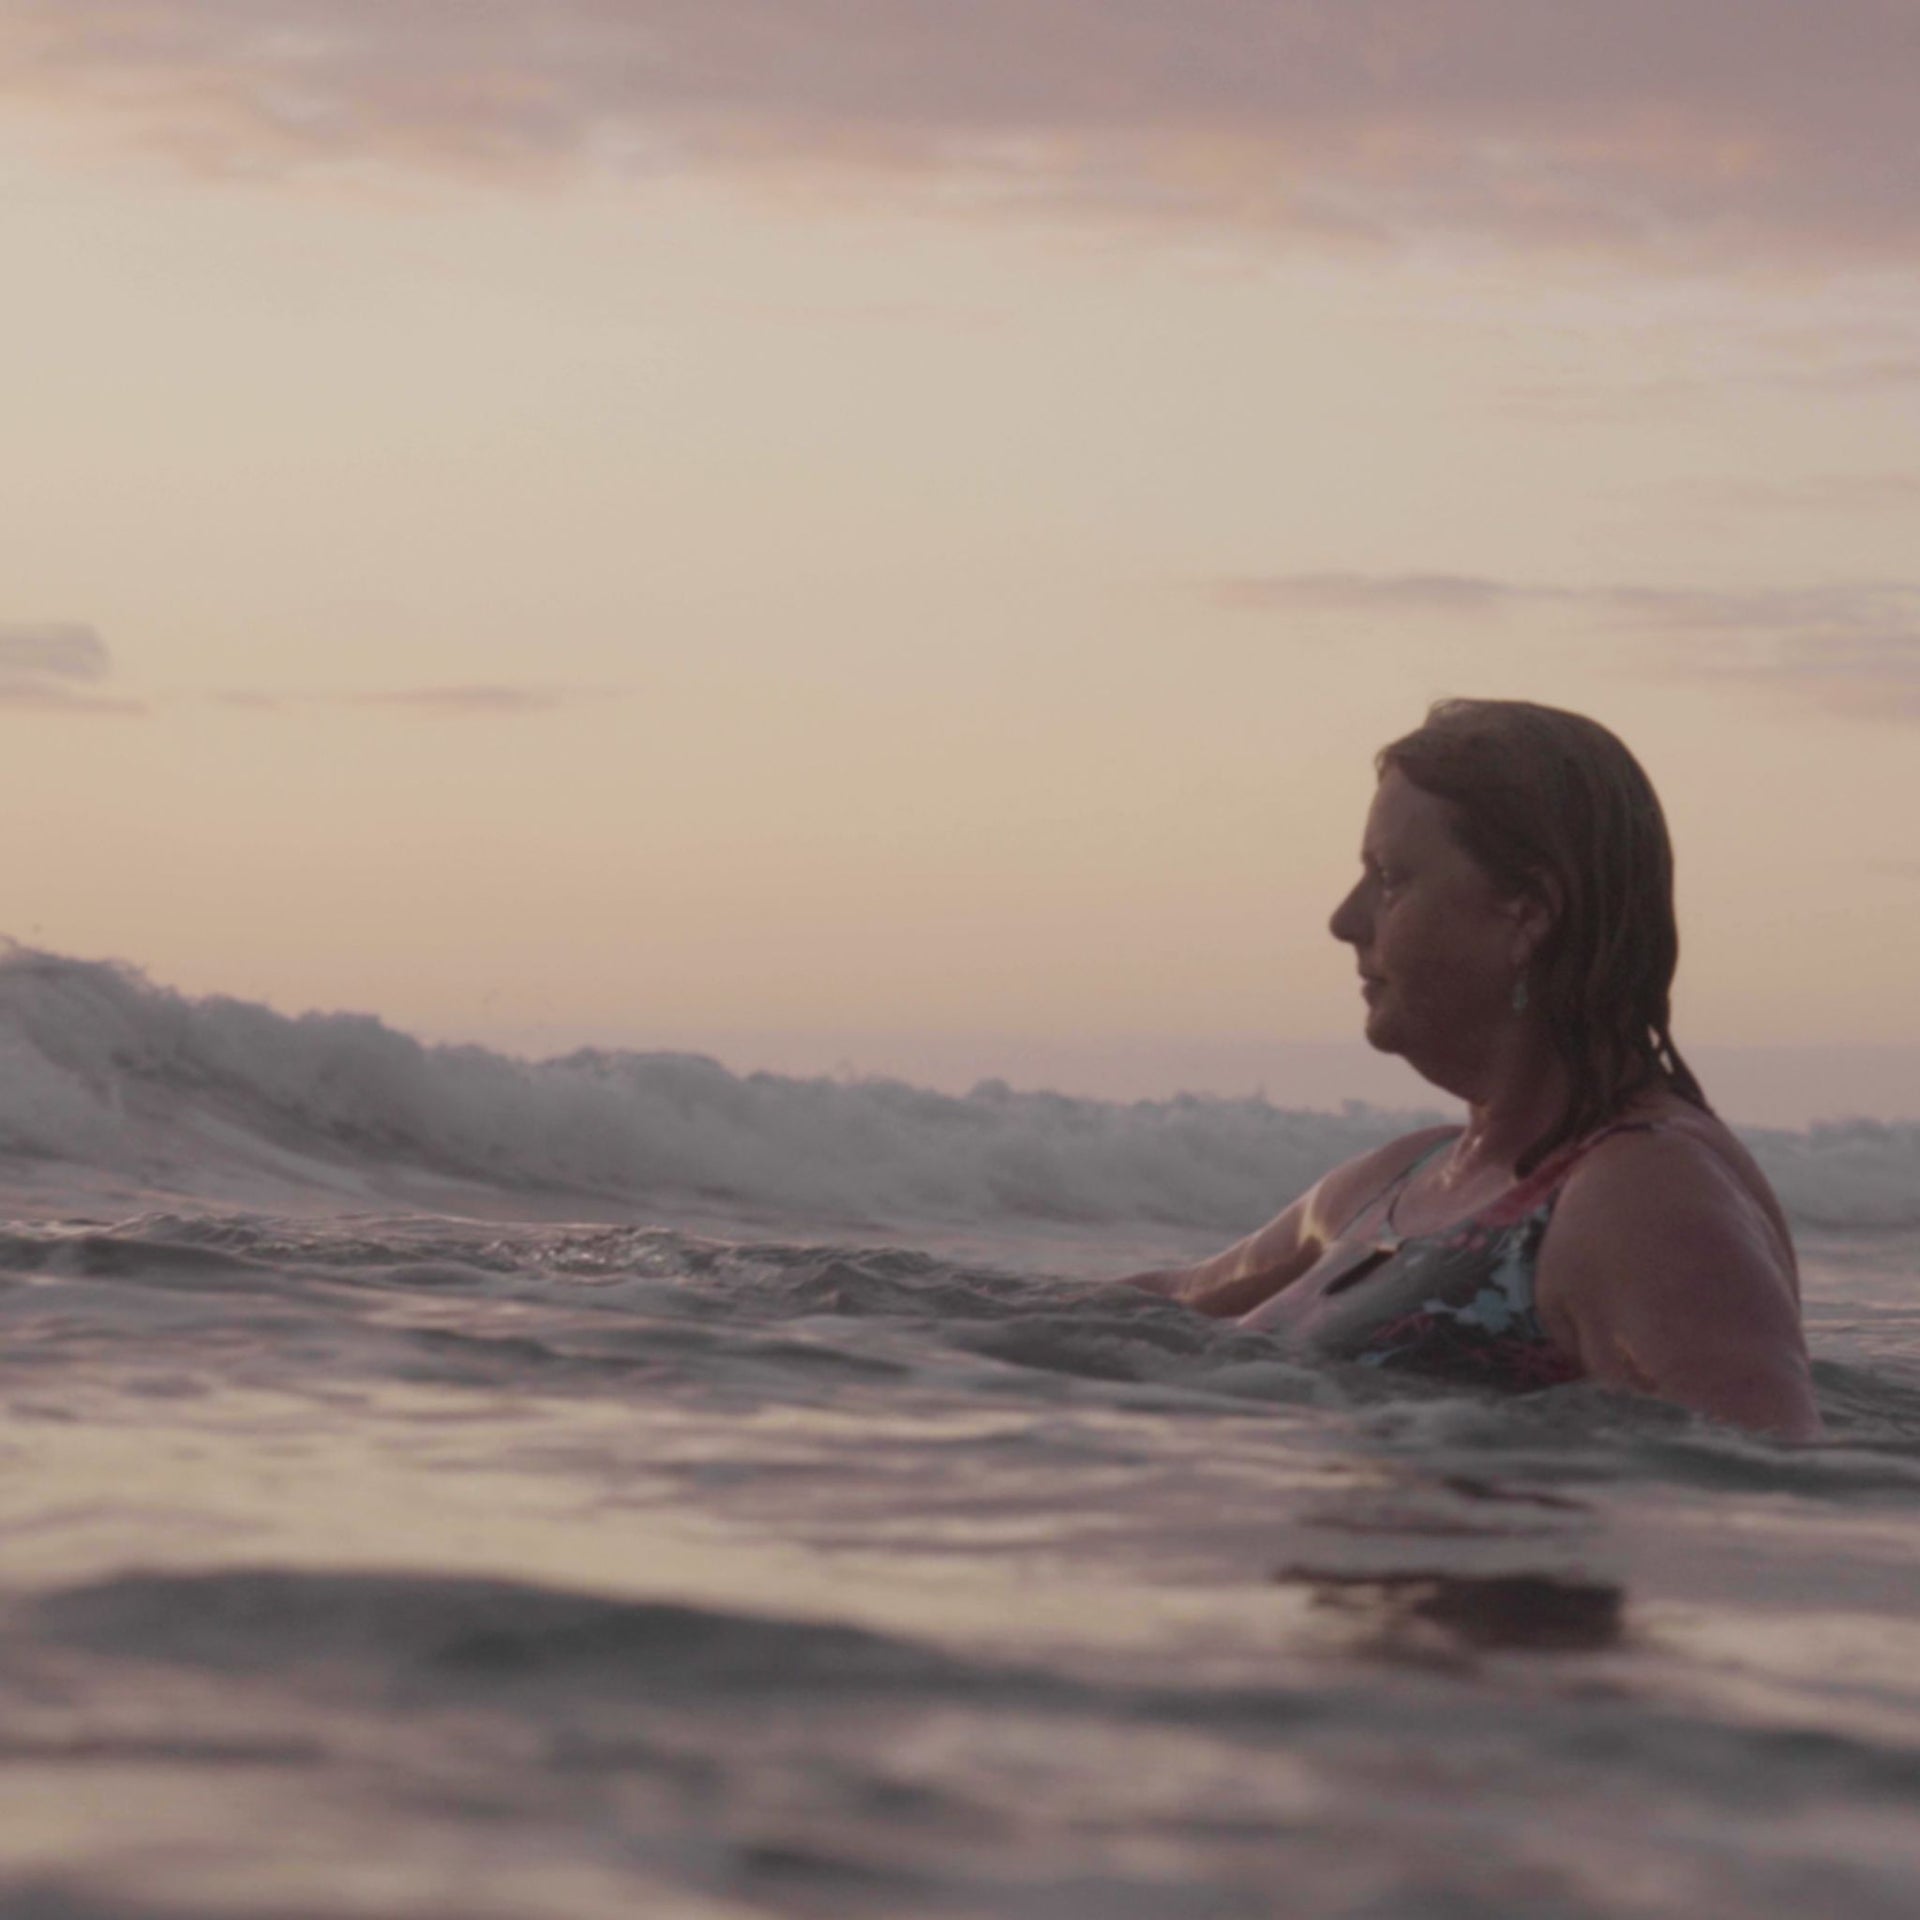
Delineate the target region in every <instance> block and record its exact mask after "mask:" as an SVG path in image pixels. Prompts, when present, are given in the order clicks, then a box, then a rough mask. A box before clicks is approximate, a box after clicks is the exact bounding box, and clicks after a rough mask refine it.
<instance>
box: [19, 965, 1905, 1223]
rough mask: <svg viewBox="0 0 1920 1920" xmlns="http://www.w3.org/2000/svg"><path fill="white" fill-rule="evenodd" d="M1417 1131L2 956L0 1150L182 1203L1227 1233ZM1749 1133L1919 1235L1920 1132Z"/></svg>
mask: <svg viewBox="0 0 1920 1920" xmlns="http://www.w3.org/2000/svg"><path fill="white" fill-rule="evenodd" d="M1418 1118H1419V1116H1413V1115H1408V1114H1404V1113H1402V1114H1392V1113H1384V1112H1381V1111H1378V1110H1375V1109H1372V1108H1368V1107H1364V1106H1360V1105H1357V1104H1355V1105H1350V1106H1348V1107H1347V1108H1346V1109H1345V1110H1343V1111H1341V1112H1334V1113H1329V1112H1304V1111H1294V1110H1289V1109H1287V1108H1285V1107H1283V1106H1277V1105H1274V1104H1272V1103H1271V1102H1269V1101H1267V1100H1264V1099H1239V1100H1230V1099H1218V1098H1202V1097H1192V1096H1180V1097H1178V1098H1174V1099H1169V1100H1163V1101H1147V1102H1139V1103H1134V1104H1119V1103H1114V1102H1108V1101H1096V1100H1085V1099H1075V1098H1070V1097H1068V1096H1065V1095H1061V1094H1055V1093H1038V1092H1016V1091H1014V1090H1012V1089H1010V1088H1008V1087H1007V1086H1005V1085H1004V1084H1002V1083H999V1082H988V1083H984V1084H983V1085H981V1086H979V1087H977V1088H975V1089H974V1091H973V1092H972V1093H970V1094H968V1095H966V1096H965V1097H963V1098H956V1097H953V1096H950V1095H946V1094H939V1093H932V1092H928V1091H925V1090H923V1089H919V1088H915V1087H911V1086H907V1085H904V1084H902V1083H900V1082H898V1081H891V1080H859V1081H851V1082H849V1081H837V1080H828V1079H793V1078H787V1077H782V1076H777V1075H772V1074H752V1075H748V1076H745V1077H741V1076H737V1075H735V1074H732V1073H730V1072H728V1071H727V1070H726V1069H725V1068H724V1067H722V1066H720V1065H719V1064H718V1063H717V1062H715V1061H713V1060H709V1059H706V1058H703V1057H700V1056H697V1055H688V1054H671V1053H658V1054H641V1053H606V1052H583V1053H576V1054H572V1055H569V1056H567V1057H566V1058H563V1059H557V1060H548V1061H542V1062H534V1061H527V1060H520V1059H514V1058H511V1057H508V1056H506V1055H503V1054H499V1053H494V1052H490V1051H488V1050H486V1049H484V1048H480V1047H444V1046H438V1047H429V1046H425V1045H422V1044H421V1043H420V1042H418V1041H416V1040H413V1039H411V1038H410V1037H408V1036H407V1035H405V1034H402V1033H399V1032H396V1031H395V1030H393V1029H392V1028H390V1027H387V1026H385V1025H384V1024H382V1023H381V1022H380V1021H379V1020H377V1019H374V1018H371V1017H369V1016H365V1015H357V1014H307V1015H304V1016H301V1017H299V1018H297V1019H296V1018H288V1017H286V1016H284V1015H282V1014H278V1013H275V1012H273V1011H272V1010H271V1009H269V1008H266V1007H262V1006H258V1005H254V1004H251V1003H248V1002H244V1001H239V1000H233V999H226V998H212V999H202V1000H195V999H189V998H187V997H185V996H183V995H180V994H177V993H173V992H170V991H168V990H166V989H164V988H160V987H157V986H155V985H153V984H151V983H150V982H148V981H147V980H146V979H145V978H144V977H143V976H142V975H140V974H139V973H137V972H136V971H134V970H132V969H130V968H127V967H122V966H117V965H111V964H105V963H99V962H89V961H77V960H71V959H66V958H62V957H60V956H56V955H51V954H45V953H38V952H33V951H29V950H26V949H21V948H15V949H13V950H11V951H10V952H8V953H6V954H5V955H4V956H0V1149H4V1150H7V1151H11V1152H12V1153H14V1154H20V1155H31V1156H35V1157H38V1158H42V1159H51V1160H58V1161H62V1162H66V1163H70V1164H73V1165H77V1166H80V1167H85V1168H90V1169H99V1170H104V1171H108V1172H112V1173H114V1174H118V1175H122V1176H126V1177H130V1178H137V1179H139V1180H142V1181H144V1182H146V1183H148V1184H150V1185H154V1186H159V1187H163V1188H164V1187H168V1186H174V1187H177V1188H179V1189H180V1190H182V1191H187V1192H195V1191H201V1190H203V1189H204V1187H205V1186H206V1184H207V1182H208V1180H209V1179H211V1178H213V1177H215V1176H217V1175H218V1174H219V1173H220V1172H221V1171H222V1169H223V1168H228V1169H230V1168H232V1167H233V1166H236V1165H237V1166H241V1167H252V1168H256V1169H258V1168H270V1169H272V1170H273V1171H274V1172H275V1173H277V1174H278V1175H279V1176H280V1177H281V1178H283V1179H289V1178H290V1179H295V1180H299V1179H306V1180H309V1181H311V1182H312V1183H313V1184H314V1185H315V1186H316V1187H318V1188H321V1189H325V1190H331V1191H333V1192H336V1193H338V1192H341V1191H347V1192H351V1191H353V1189H354V1183H355V1181H356V1179H358V1178H360V1177H362V1175H364V1174H365V1173H367V1172H369V1171H371V1170H374V1169H382V1168H390V1167H392V1166H394V1165H395V1164H399V1165H402V1166H412V1167H417V1168H421V1169H425V1170H429V1171H432V1172H437V1173H441V1174H447V1175H455V1176H461V1177H465V1178H469V1179H478V1180H484V1181H487V1182H490V1183H493V1184H496V1185H500V1186H504V1187H508V1188H513V1189H520V1190H525V1189H529V1188H560V1189H566V1190H571V1191H575V1192H580V1191H586V1192H592V1193H595V1194H600V1195H605V1196H609V1197H617V1198H621V1199H624V1200H629V1201H634V1202H647V1201H651V1200H655V1199H658V1198H662V1197H669V1196H674V1195H682V1196H684V1195H689V1194H692V1195H699V1196H702V1197H705V1198H708V1199H712V1200H715V1201H722V1202H727V1203H734V1204H743V1205H748V1206H760V1207H769V1208H780V1209H788V1210H793V1211H796V1212H800V1213H804V1214H808V1215H813V1216H818V1215H821V1214H825V1213H833V1214H839V1215H851V1216H857V1217H862V1218H868V1219H882V1220H914V1219H938V1220H966V1221H974V1222H991V1221H996V1220H1002V1219H1014V1220H1018V1219H1028V1220H1034V1219H1038V1220H1067V1221H1078V1222H1085V1223H1088V1224H1104V1223H1113V1224H1119V1223H1127V1222H1158V1223H1166V1224H1171V1225H1176V1226H1181V1227H1192V1228H1195V1229H1206V1230H1218V1231H1220V1232H1222V1233H1234V1232H1239V1231H1243V1230H1245V1229H1246V1228H1248V1227H1249V1226H1252V1225H1254V1224H1257V1223H1258V1222H1259V1221H1261V1220H1262V1219H1264V1218H1266V1217H1267V1216H1268V1215H1269V1214H1270V1213H1272V1212H1273V1211H1274V1209H1275V1208H1276V1206H1277V1205H1279V1204H1282V1203H1284V1201H1285V1200H1286V1199H1287V1198H1289V1197H1290V1196H1291V1195H1293V1194H1295V1193H1297V1192H1298V1191H1300V1190H1301V1189H1302V1188H1304V1187H1305V1186H1306V1185H1308V1184H1309V1183H1310V1182H1311V1181H1312V1180H1314V1179H1315V1178H1317V1177H1318V1175H1319V1174H1320V1173H1321V1172H1322V1171H1324V1170H1325V1169H1326V1168H1327V1167H1329V1166H1331V1165H1333V1164H1335V1163H1336V1162H1337V1161H1339V1160H1340V1159H1342V1158H1344V1157H1346V1156H1348V1155H1351V1154H1353V1153H1355V1152H1358V1151H1361V1150H1363V1149H1364V1148H1366V1147H1368V1146H1371V1145H1374V1144H1377V1143H1378V1142H1380V1141H1382V1140H1385V1139H1387V1138H1390V1137H1391V1136H1392V1135H1393V1134H1395V1133H1396V1132H1400V1131H1404V1130H1405V1129H1406V1128H1407V1127H1408V1126H1409V1125H1411V1124H1414V1123H1415V1122H1416V1120H1417V1119H1418ZM1747 1138H1748V1140H1749V1144H1750V1145H1751V1146H1752V1147H1753V1149H1754V1151H1755V1152H1756V1153H1757V1154H1758V1156H1759V1158H1760V1160H1761V1162H1762V1164H1763V1165H1764V1166H1765V1167H1766V1169H1767V1172H1768V1173H1769V1175H1770V1176H1771V1177H1772V1178H1773V1180H1774V1182H1775V1184H1776V1186H1777V1187H1778V1188H1779V1190H1780V1193H1781V1195H1782V1197H1783V1199H1784V1200H1785V1202H1786V1204H1787V1205H1788V1207H1789V1208H1790V1210H1791V1211H1792V1212H1793V1214H1794V1216H1795V1218H1796V1219H1797V1220H1799V1221H1800V1222H1801V1223H1803V1224H1806V1225H1813V1226H1820V1227H1839V1228H1847V1227H1911V1226H1916V1225H1920V1126H1914V1125H1912V1124H1905V1125H1887V1124H1883V1123H1879V1122H1872V1121H1857V1122H1850V1123H1846V1124H1841V1125H1826V1126H1819V1127H1815V1128H1814V1129H1812V1130H1811V1131H1810V1132H1808V1133H1784V1132H1772V1131H1768V1132H1754V1133H1750V1134H1749V1135H1748V1136H1747Z"/></svg>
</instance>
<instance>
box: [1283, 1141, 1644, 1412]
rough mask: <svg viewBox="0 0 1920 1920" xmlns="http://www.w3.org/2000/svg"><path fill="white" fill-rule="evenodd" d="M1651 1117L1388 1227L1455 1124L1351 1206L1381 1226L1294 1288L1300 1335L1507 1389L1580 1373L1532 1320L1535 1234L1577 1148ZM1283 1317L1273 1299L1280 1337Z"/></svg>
mask: <svg viewBox="0 0 1920 1920" xmlns="http://www.w3.org/2000/svg"><path fill="white" fill-rule="evenodd" d="M1653 1125H1654V1123H1649V1122H1646V1121H1624V1122H1616V1123H1615V1124H1614V1125H1612V1126H1608V1127H1603V1128H1601V1129H1600V1131H1599V1132H1597V1133H1592V1134H1589V1135H1588V1136H1587V1137H1586V1138H1585V1139H1584V1140H1576V1141H1573V1142H1572V1143H1570V1144H1569V1145H1568V1146H1566V1147H1563V1148H1562V1149H1561V1150H1560V1151H1559V1152H1558V1153H1555V1154H1553V1155H1551V1156H1550V1157H1549V1158H1548V1159H1547V1160H1546V1161H1544V1162H1543V1163H1542V1164H1541V1165H1540V1166H1538V1167H1536V1168H1535V1169H1534V1171H1533V1172H1532V1173H1530V1174H1529V1175H1528V1176H1527V1177H1526V1178H1525V1179H1524V1180H1521V1181H1519V1182H1517V1183H1516V1184H1515V1185H1514V1186H1512V1187H1510V1188H1509V1189H1508V1190H1507V1191H1506V1192H1505V1193H1504V1194H1502V1195H1501V1196H1500V1198H1499V1199H1497V1200H1496V1201H1494V1202H1493V1204H1492V1205H1491V1206H1487V1207H1483V1208H1482V1209H1481V1210H1480V1211H1479V1212H1478V1213H1475V1214H1470V1215H1469V1216H1468V1217H1467V1218H1466V1219H1464V1220H1458V1221H1455V1222H1454V1223H1453V1224H1452V1225H1450V1226H1445V1227H1441V1228H1438V1229H1437V1230H1436V1231H1434V1232H1432V1233H1410V1234H1402V1233H1398V1232H1396V1231H1395V1230H1394V1226H1393V1209H1394V1205H1395V1203H1396V1202H1397V1201H1398V1200H1399V1198H1400V1195H1401V1193H1402V1192H1403V1191H1404V1190H1405V1188H1406V1187H1407V1186H1408V1184H1409V1183H1410V1182H1411V1181H1412V1179H1413V1177H1414V1175H1415V1174H1417V1173H1418V1172H1419V1171H1420V1169H1421V1168H1422V1167H1424V1166H1425V1165H1426V1164H1427V1163H1428V1162H1429V1161H1430V1160H1432V1159H1433V1158H1434V1156H1435V1155H1436V1154H1438V1153H1439V1152H1441V1150H1442V1149H1444V1148H1446V1147H1450V1146H1451V1145H1452V1144H1453V1138H1457V1137H1458V1136H1454V1137H1453V1138H1449V1139H1446V1140H1442V1141H1440V1142H1439V1143H1438V1145H1436V1146H1434V1147H1433V1148H1432V1149H1431V1150H1430V1151H1428V1152H1426V1153H1424V1154H1422V1155H1420V1156H1419V1158H1418V1159H1416V1160H1415V1161H1414V1162H1413V1163H1412V1164H1411V1165H1410V1166H1408V1167H1407V1168H1406V1170H1405V1171H1404V1172H1403V1173H1401V1174H1400V1176H1399V1177H1398V1178H1397V1179H1396V1180H1394V1181H1393V1182H1392V1183H1391V1184H1390V1185H1389V1186H1388V1187H1387V1189H1386V1190H1385V1192H1383V1193H1381V1194H1380V1195H1378V1196H1376V1198H1375V1199H1374V1200H1372V1201H1371V1202H1370V1203H1369V1204H1368V1205H1367V1206H1365V1207H1363V1208H1362V1209H1361V1210H1360V1212H1359V1213H1358V1214H1356V1215H1355V1216H1354V1223H1357V1222H1358V1221H1360V1220H1361V1219H1364V1218H1365V1217H1366V1215H1367V1214H1369V1213H1371V1212H1373V1211H1374V1209H1375V1208H1379V1209H1380V1210H1381V1228H1380V1231H1379V1232H1378V1233H1376V1234H1375V1235H1374V1236H1373V1237H1372V1239H1371V1240H1370V1241H1369V1242H1367V1243H1366V1244H1365V1245H1364V1247H1360V1248H1358V1249H1356V1258H1355V1259H1354V1260H1353V1261H1352V1262H1351V1263H1350V1264H1349V1265H1348V1266H1346V1267H1345V1268H1343V1269H1342V1270H1340V1271H1339V1272H1337V1273H1335V1274H1334V1276H1333V1277H1332V1278H1331V1279H1330V1280H1328V1281H1326V1282H1324V1283H1323V1284H1321V1285H1319V1286H1317V1287H1314V1288H1313V1289H1312V1290H1311V1291H1310V1293H1309V1294H1307V1295H1306V1296H1305V1297H1303V1298H1302V1299H1301V1301H1300V1303H1299V1313H1300V1316H1301V1318H1302V1320H1303V1324H1302V1326H1301V1329H1300V1344H1301V1345H1302V1346H1304V1347H1306V1348H1307V1349H1309V1350H1310V1351H1312V1352H1313V1353H1315V1354H1317V1355H1319V1356H1320V1357H1322V1358H1325V1359H1330V1360H1347V1361H1352V1362H1356V1363H1357V1364H1359V1365H1360V1366H1363V1367H1392V1368H1396V1369H1398V1368H1405V1369H1410V1370H1413V1371H1417V1372H1420V1373H1429V1374H1438V1375H1440V1376H1442V1377H1443V1378H1446V1379H1450V1380H1454V1381H1457V1382H1458V1383H1460V1384H1461V1385H1463V1386H1479V1387H1496V1388H1500V1389H1503V1390H1505V1391H1506V1392H1509V1393H1534V1392H1538V1391H1539V1390H1540V1389H1541V1388H1543V1387H1557V1386H1562V1385H1565V1384H1566V1383H1567V1382H1568V1381H1571V1380H1578V1379H1581V1378H1583V1377H1584V1373H1585V1369H1584V1368H1583V1367H1582V1366H1581V1364H1580V1362H1579V1361H1578V1360H1577V1359H1575V1358H1574V1357H1573V1356H1572V1355H1571V1354H1568V1353H1567V1352H1565V1351H1564V1350H1563V1349H1562V1348H1560V1347H1559V1346H1558V1345H1556V1344H1555V1342H1554V1341H1553V1340H1552V1338H1551V1337H1550V1336H1549V1335H1548V1333H1547V1330H1546V1328H1545V1327H1544V1326H1542V1325H1541V1323H1540V1315H1539V1310H1538V1307H1537V1305H1536V1303H1535V1300H1534V1273H1535V1269H1536V1268H1537V1267H1538V1265H1539V1262H1540V1247H1541V1243H1542V1241H1544V1240H1545V1238H1546V1233H1547V1227H1548V1225H1549V1223H1550V1222H1551V1221H1552V1219H1553V1209H1554V1205H1555V1203H1556V1202H1557V1201H1558V1200H1559V1198H1560V1194H1561V1190H1562V1189H1563V1188H1564V1187H1565V1186H1566V1183H1567V1179H1568V1176H1569V1175H1570V1174H1571V1173H1572V1172H1573V1169H1574V1167H1575V1165H1576V1164H1577V1163H1578V1162H1579V1160H1580V1159H1581V1157H1582V1156H1583V1155H1584V1154H1586V1153H1587V1152H1588V1151H1590V1150H1591V1149H1592V1148H1593V1147H1594V1146H1596V1145H1597V1144H1598V1143H1599V1142H1600V1141H1602V1140H1604V1139H1606V1138H1607V1137H1608V1136H1609V1135H1611V1134H1615V1133H1640V1132H1648V1131H1651V1130H1653ZM1352 1224H1353V1223H1350V1225H1349V1227H1348V1229H1347V1231H1348V1232H1349V1233H1351V1231H1352ZM1343 1237H1344V1236H1343ZM1363 1282H1364V1283H1365V1284H1364V1285H1363V1284H1362V1283H1363ZM1280 1297H1281V1298H1284V1296H1280ZM1260 1311H1261V1310H1260V1309H1258V1308H1256V1309H1255V1312H1256V1313H1258V1312H1260ZM1287 1317H1288V1316H1287V1315H1286V1314H1285V1312H1284V1311H1283V1312H1282V1313H1280V1314H1279V1315H1277V1316H1275V1317H1274V1320H1273V1324H1274V1328H1275V1331H1276V1332H1279V1333H1280V1334H1281V1337H1282V1338H1284V1337H1285V1331H1286V1329H1285V1320H1286V1318H1287Z"/></svg>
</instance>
